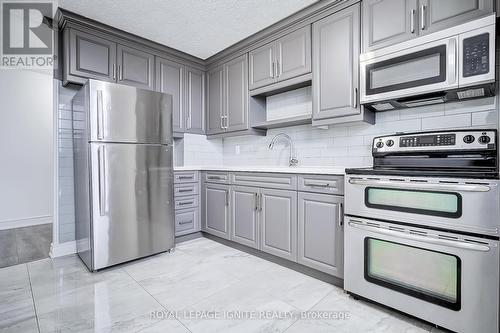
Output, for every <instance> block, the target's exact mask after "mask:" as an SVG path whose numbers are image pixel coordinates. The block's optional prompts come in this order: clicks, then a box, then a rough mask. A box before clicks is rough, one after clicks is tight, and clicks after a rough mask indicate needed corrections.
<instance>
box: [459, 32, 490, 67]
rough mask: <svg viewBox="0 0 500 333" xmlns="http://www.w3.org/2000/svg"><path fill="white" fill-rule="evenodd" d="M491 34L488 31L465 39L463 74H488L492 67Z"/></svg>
mask: <svg viewBox="0 0 500 333" xmlns="http://www.w3.org/2000/svg"><path fill="white" fill-rule="evenodd" d="M489 41H490V36H489V34H488V33H484V34H481V35H477V36H474V37H470V38H466V39H464V41H463V58H464V61H463V76H464V77H469V76H475V75H481V74H486V73H488V72H489V69H490V61H489V60H490V59H489V54H490V44H489Z"/></svg>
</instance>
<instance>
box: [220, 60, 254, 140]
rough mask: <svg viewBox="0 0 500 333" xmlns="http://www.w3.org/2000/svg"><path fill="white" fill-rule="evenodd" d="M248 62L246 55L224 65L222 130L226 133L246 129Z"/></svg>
mask: <svg viewBox="0 0 500 333" xmlns="http://www.w3.org/2000/svg"><path fill="white" fill-rule="evenodd" d="M247 73H248V60H247V55H246V54H245V55H243V56H240V57H238V58H235V59H233V60H230V61H229V62H227V63H226V64H225V65H224V79H225V80H224V81H225V89H224V100H225V105H224V106H225V107H224V109H225V112H224V115H223V117H224V119H223V123H224V128H225V131H226V132H233V131H241V130H245V129H248V77H247Z"/></svg>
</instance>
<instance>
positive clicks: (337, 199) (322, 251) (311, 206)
mask: <svg viewBox="0 0 500 333" xmlns="http://www.w3.org/2000/svg"><path fill="white" fill-rule="evenodd" d="M343 200H344V199H343V197H341V196H336V195H328V194H315V193H305V192H299V199H298V202H299V203H298V206H299V208H298V262H299V263H300V264H303V265H306V266H309V267H311V268H314V269H317V270H319V271H322V272H325V273H328V274H331V275H335V276H337V277H339V278H343V239H344V237H343V227H342V222H343V210H342V205H343Z"/></svg>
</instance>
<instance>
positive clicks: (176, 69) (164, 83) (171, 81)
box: [156, 57, 186, 132]
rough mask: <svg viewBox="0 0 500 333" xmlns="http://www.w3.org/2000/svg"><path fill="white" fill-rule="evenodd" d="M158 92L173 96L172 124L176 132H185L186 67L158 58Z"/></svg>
mask: <svg viewBox="0 0 500 333" xmlns="http://www.w3.org/2000/svg"><path fill="white" fill-rule="evenodd" d="M156 90H157V91H159V92H162V93H166V94H171V95H172V103H173V105H172V117H173V120H172V123H173V128H174V132H184V131H185V130H186V122H185V116H184V111H185V110H184V103H185V98H184V66H183V65H181V64H179V63H176V62H173V61H170V60H167V59H163V58H160V57H156Z"/></svg>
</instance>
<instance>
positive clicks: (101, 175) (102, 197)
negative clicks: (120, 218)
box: [97, 146, 106, 216]
mask: <svg viewBox="0 0 500 333" xmlns="http://www.w3.org/2000/svg"><path fill="white" fill-rule="evenodd" d="M105 149H106V148H105V146H99V149H98V150H97V159H98V161H97V162H98V163H97V169H98V182H99V215H100V216H104V215H106V157H105V156H106V154H105Z"/></svg>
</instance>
